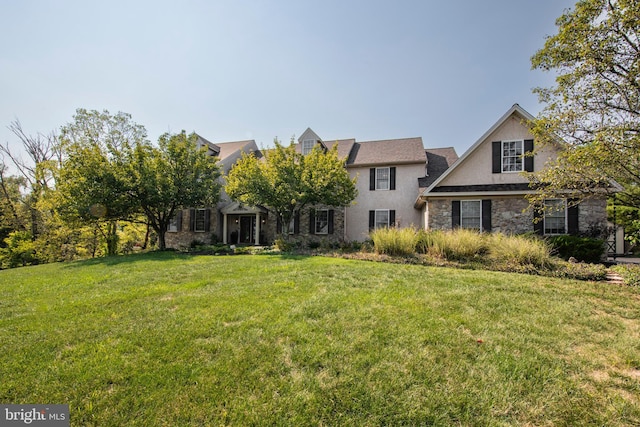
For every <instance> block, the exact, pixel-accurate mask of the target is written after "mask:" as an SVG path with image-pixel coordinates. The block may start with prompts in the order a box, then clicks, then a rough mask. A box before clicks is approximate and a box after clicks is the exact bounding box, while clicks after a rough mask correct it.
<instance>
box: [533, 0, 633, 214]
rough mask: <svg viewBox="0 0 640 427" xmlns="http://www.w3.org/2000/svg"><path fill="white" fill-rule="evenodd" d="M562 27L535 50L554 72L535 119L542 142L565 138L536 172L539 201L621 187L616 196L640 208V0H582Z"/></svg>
mask: <svg viewBox="0 0 640 427" xmlns="http://www.w3.org/2000/svg"><path fill="white" fill-rule="evenodd" d="M556 25H557V27H558V33H557V34H555V35H553V36H551V37H548V38H547V40H546V42H545V45H544V47H543V48H542V49H540V50H539V51H538V52H537V53H536V54H535V55H534V56H533V57H532V65H533V67H534V68H537V69H541V70H546V71H552V72H555V73H556V74H557V77H556V84H555V86H553V87H551V88H538V89H536V90H535V91H536V92H537V93H538V95H539V97H540V100H541V101H542V102H543V103H545V108H544V110H543V111H542V112H541V113H540V115H539V116H538V118H537V119H536V120H535V122H534V123H533V125H532V130H533V133H534V134H535V136H536V137H537V139H538V140H539V141H541V142H546V143H553V144H556V143H558V141H562V145H561V147H562V149H561V152H560V154H559V156H558V159H557V161H555V162H554V163H552V164H549V165H547V167H546V169H545V170H544V171H543V172H541V173H539V174H536V175H534V182H535V183H536V184H539V190H540V191H539V193H538V195H537V198H538V200H539V199H542V198H545V197H549V196H552V195H555V194H563V195H564V196H568V197H572V198H576V199H583V198H585V197H590V196H593V195H599V196H602V195H603V193H606V192H608V191H611V190H614V187H613V186H612V181H611V180H612V179H613V180H615V181H616V182H618V183H620V184H621V185H622V186H623V187H624V191H623V192H622V193H620V194H619V196H618V198H619V200H621V201H622V203H623V204H625V205H627V206H629V207H632V208H634V209H637V208H639V207H640V191H638V188H639V185H640V2H638V1H637V0H581V1H579V2H578V3H577V4H576V5H575V7H574V8H573V9H571V10H567V11H565V13H564V14H563V15H562V16H560V17H559V18H558V19H557V21H556Z"/></svg>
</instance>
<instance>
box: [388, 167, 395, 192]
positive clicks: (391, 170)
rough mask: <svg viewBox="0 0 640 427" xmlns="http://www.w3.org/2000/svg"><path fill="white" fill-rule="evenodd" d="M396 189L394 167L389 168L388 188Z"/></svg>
mask: <svg viewBox="0 0 640 427" xmlns="http://www.w3.org/2000/svg"><path fill="white" fill-rule="evenodd" d="M395 189H396V167H395V166H393V167H390V168H389V190H395Z"/></svg>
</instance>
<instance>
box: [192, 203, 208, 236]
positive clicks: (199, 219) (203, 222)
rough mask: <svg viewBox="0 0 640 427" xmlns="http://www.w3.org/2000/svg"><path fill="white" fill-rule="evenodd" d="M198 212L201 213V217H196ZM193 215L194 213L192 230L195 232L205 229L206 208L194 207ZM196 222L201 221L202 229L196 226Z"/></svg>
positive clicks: (198, 214)
mask: <svg viewBox="0 0 640 427" xmlns="http://www.w3.org/2000/svg"><path fill="white" fill-rule="evenodd" d="M200 214H202V218H198V217H199V216H200ZM194 215H195V218H194V219H193V231H194V232H195V233H204V232H205V230H206V229H207V224H206V223H205V221H206V219H207V214H206V209H203V208H201V209H196V211H195V213H194ZM198 222H201V224H202V229H200V228H198V225H199V224H198Z"/></svg>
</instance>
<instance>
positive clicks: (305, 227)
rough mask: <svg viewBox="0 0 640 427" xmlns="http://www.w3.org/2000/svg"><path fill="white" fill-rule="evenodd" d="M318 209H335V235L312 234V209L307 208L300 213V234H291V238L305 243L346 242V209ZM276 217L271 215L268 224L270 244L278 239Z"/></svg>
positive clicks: (267, 233) (319, 207)
mask: <svg viewBox="0 0 640 427" xmlns="http://www.w3.org/2000/svg"><path fill="white" fill-rule="evenodd" d="M316 209H333V234H311V233H310V232H309V231H310V230H309V228H310V227H309V225H310V224H309V221H310V218H309V216H310V212H311V209H309V208H305V209H304V210H303V211H302V212H301V213H300V226H299V231H300V232H299V233H298V234H291V238H293V239H296V240H298V239H299V240H304V241H305V242H329V243H338V242H342V241H344V225H345V221H344V208H335V207H323V206H318V207H316ZM276 225H277V222H276V218H275V215H273V214H271V213H269V218H268V220H267V224H266V229H265V230H266V238H267V242H268V243H273V241H274V240H275V239H276V238H277V230H276Z"/></svg>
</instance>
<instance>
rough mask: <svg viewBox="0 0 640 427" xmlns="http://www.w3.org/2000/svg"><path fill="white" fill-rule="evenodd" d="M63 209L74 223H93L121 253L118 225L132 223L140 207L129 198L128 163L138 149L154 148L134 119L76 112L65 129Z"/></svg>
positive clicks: (60, 183) (60, 182) (112, 252)
mask: <svg viewBox="0 0 640 427" xmlns="http://www.w3.org/2000/svg"><path fill="white" fill-rule="evenodd" d="M60 138H61V150H62V154H63V158H62V166H61V169H60V173H59V177H58V183H57V184H58V190H59V194H60V202H59V206H58V207H59V209H60V211H61V212H62V213H63V216H64V217H65V218H67V219H68V220H69V221H70V222H71V223H75V224H79V223H84V224H94V225H95V226H96V227H97V229H98V230H100V231H101V232H102V233H103V235H104V238H105V240H106V243H107V254H108V255H115V254H116V253H117V250H118V233H117V231H118V221H120V220H131V219H132V218H133V217H134V216H135V214H136V213H139V206H138V204H137V203H136V201H135V200H134V199H133V198H132V197H131V196H130V194H129V191H128V190H129V187H128V186H129V185H130V176H129V171H130V164H131V161H132V159H133V153H134V150H135V149H136V147H145V146H150V144H149V142H148V141H147V139H146V138H147V133H146V130H145V129H144V127H143V126H141V125H138V124H136V123H135V122H134V121H133V120H132V119H131V115H129V114H126V113H122V112H119V113H117V114H110V113H109V112H108V111H106V110H104V111H96V110H85V109H78V110H76V114H75V116H74V119H73V121H72V122H71V123H69V124H67V125H66V126H64V127H62V131H61V135H60Z"/></svg>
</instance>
